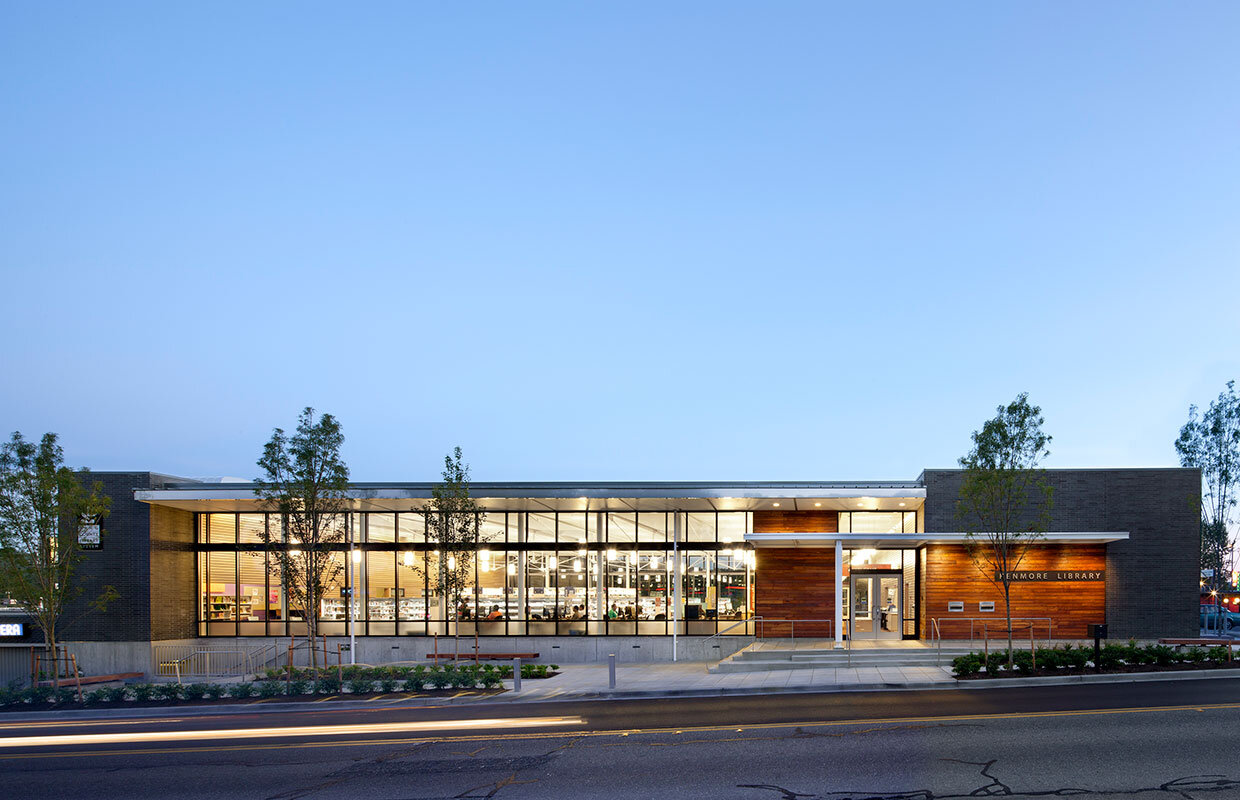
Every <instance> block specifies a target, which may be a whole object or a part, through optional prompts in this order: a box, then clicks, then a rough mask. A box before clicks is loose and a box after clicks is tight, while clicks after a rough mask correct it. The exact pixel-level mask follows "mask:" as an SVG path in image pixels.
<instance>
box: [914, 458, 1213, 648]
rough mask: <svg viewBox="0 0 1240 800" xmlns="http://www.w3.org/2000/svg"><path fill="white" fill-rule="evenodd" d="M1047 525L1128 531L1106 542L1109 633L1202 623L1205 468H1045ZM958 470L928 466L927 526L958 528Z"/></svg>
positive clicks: (1171, 630) (1168, 631)
mask: <svg viewBox="0 0 1240 800" xmlns="http://www.w3.org/2000/svg"><path fill="white" fill-rule="evenodd" d="M1046 477H1047V480H1048V482H1049V483H1050V484H1051V486H1053V487H1054V490H1055V493H1054V509H1053V511H1052V516H1051V522H1050V527H1049V530H1050V531H1061V532H1065V531H1106V532H1116V531H1126V532H1127V533H1128V536H1129V538H1128V540H1127V541H1122V542H1112V543H1110V544H1108V545H1107V555H1106V568H1107V581H1106V616H1107V623H1108V624H1109V626H1110V631H1109V633H1110V635H1111V637H1112V638H1127V637H1129V636H1135V637H1138V638H1155V637H1159V636H1193V635H1196V633H1197V631H1198V620H1197V605H1198V598H1199V594H1198V586H1199V584H1198V581H1199V580H1200V547H1201V543H1200V542H1201V540H1200V526H1199V518H1200V517H1199V514H1200V512H1199V510H1198V509H1199V505H1200V500H1201V473H1200V471H1198V470H1196V469H1180V468H1174V469H1064V470H1047V473H1046ZM962 479H963V473H962V472H961V471H960V470H926V471H925V472H924V473H922V480H924V482H925V485H926V508H925V526H926V532H927V533H933V532H947V531H959V530H960V529H961V523H960V521H959V520H958V519H957V518H956V509H955V500H956V497H957V496H958V494H959V492H960V484H961V481H962Z"/></svg>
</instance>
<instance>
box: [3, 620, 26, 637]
mask: <svg viewBox="0 0 1240 800" xmlns="http://www.w3.org/2000/svg"><path fill="white" fill-rule="evenodd" d="M25 632H26V624H25V623H24V622H3V623H0V636H21V635H22V634H24V633H25Z"/></svg>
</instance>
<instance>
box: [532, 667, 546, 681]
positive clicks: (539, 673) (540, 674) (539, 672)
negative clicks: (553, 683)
mask: <svg viewBox="0 0 1240 800" xmlns="http://www.w3.org/2000/svg"><path fill="white" fill-rule="evenodd" d="M534 677H536V678H545V677H547V665H546V664H536V665H535V666H534Z"/></svg>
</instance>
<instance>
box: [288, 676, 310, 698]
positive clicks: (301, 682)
mask: <svg viewBox="0 0 1240 800" xmlns="http://www.w3.org/2000/svg"><path fill="white" fill-rule="evenodd" d="M310 689H311V686H310V681H308V680H306V679H305V678H294V679H293V680H291V681H289V683H288V693H289V694H290V695H296V694H309V692H310Z"/></svg>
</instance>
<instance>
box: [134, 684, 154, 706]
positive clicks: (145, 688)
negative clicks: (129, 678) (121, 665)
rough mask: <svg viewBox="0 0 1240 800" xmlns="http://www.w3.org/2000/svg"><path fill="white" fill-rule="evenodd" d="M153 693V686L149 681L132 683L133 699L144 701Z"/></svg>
mask: <svg viewBox="0 0 1240 800" xmlns="http://www.w3.org/2000/svg"><path fill="white" fill-rule="evenodd" d="M154 694H155V687H154V686H152V685H151V684H149V683H138V684H134V687H133V699H134V700H135V701H136V702H138V703H145V702H147V701H149V700H150V699H151V697H152V696H153V695H154Z"/></svg>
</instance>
